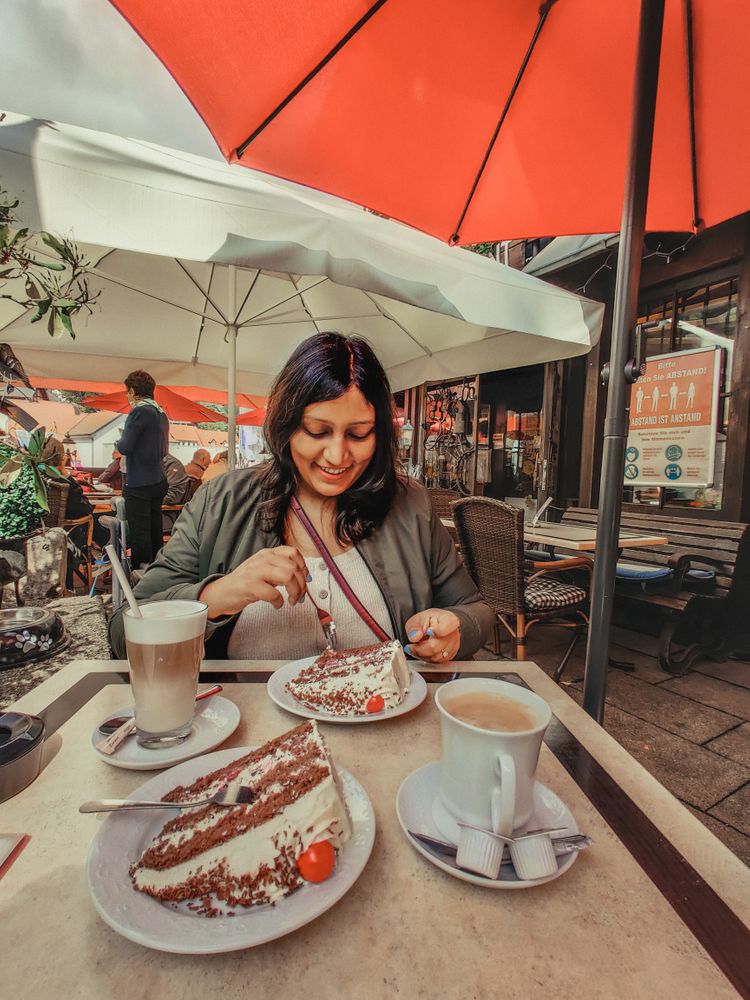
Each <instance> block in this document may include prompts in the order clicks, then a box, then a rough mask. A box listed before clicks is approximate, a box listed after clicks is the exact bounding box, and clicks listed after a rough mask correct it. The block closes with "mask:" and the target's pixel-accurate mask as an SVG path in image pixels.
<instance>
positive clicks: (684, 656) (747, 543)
mask: <svg viewBox="0 0 750 1000" xmlns="http://www.w3.org/2000/svg"><path fill="white" fill-rule="evenodd" d="M597 516H598V511H596V510H590V509H587V508H583V507H581V508H571V509H570V510H567V511H566V512H565V514H564V515H563V521H564V522H566V523H570V524H595V523H596V519H597ZM621 523H622V527H623V528H624V529H628V530H633V531H637V532H641V533H642V532H644V531H648V532H653V531H655V530H658V532H659V533H660V534H664V535H666V536H667V537H668V538H669V544H668V545H658V546H654V547H653V548H650V549H649V548H632V549H627V550H623V553H622V556H621V559H622V561H623V562H627V563H633V564H636V565H642V566H644V567H652V568H654V567H661V568H665V567H666V568H667V569H669V570H671V571H672V572H671V576H668V577H665V578H664V579H659V580H654V581H650V582H647V583H644V584H640V583H637V582H632V581H626V580H620V579H618V582H617V587H616V590H615V594H616V607H618V608H619V609H621V610H624V611H627V610H632V609H633V608H636V609H638V611H639V613H640V614H641V615H642V614H643V612H644V611H645V610H646V606H648V607H649V608H652V609H655V610H656V611H657V612H658V620H659V624H660V633H659V663H660V665H661V667H662V668H663V669H664V670H668V671H669V672H670V673H675V674H682V673H685V672H686V671H687V670H688V669H689V668H690V666H691V665H692V664H693V663H694V662H695V660H697V659H698V658H699V657H702V656H707V657H709V658H710V659H717V660H722V659H725V658H726V657H727V655H728V654H730V653H731V652H732V651H733V649H735V648H736V644H737V643H738V642H740V641H741V639H742V635H743V633H744V635H745V636H747V634H748V633H750V526H748V525H747V524H741V523H737V522H733V521H703V520H695V519H692V518H691V519H689V518H684V517H671V516H661V515H658V516H655V515H654V514H653V513H643V514H640V513H639V514H631V513H623V515H622V521H621ZM706 569H709V570H713V571H714V572H715V576H713V577H712V578H710V579H699V578H695V577H698V576H699V574H695V577H694V576H693V574H691V573H690V571H691V570H698V571H700V570H706Z"/></svg>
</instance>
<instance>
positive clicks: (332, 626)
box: [306, 587, 336, 649]
mask: <svg viewBox="0 0 750 1000" xmlns="http://www.w3.org/2000/svg"><path fill="white" fill-rule="evenodd" d="M306 593H307V596H308V597H309V598H310V603H311V604H312V606H313V607H314V608H315V610H316V611H317V613H318V621H319V622H320V627H321V628H322V629H323V636H324V637H325V641H326V649H335V648H336V622H335V621H334V620H333V617H332V616H331V614H330V613H329V612H328V611H325V610H324V609H323V608H320V607H318V605H317V604H316V603H315V598H314V597H313V595H312V594H311V593H310V588H309V587H308V588H307V591H306Z"/></svg>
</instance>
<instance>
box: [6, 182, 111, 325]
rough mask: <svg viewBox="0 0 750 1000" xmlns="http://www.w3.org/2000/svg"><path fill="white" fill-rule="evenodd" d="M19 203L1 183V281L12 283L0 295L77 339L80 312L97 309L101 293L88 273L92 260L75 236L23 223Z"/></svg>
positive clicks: (36, 320)
mask: <svg viewBox="0 0 750 1000" xmlns="http://www.w3.org/2000/svg"><path fill="white" fill-rule="evenodd" d="M18 204H19V203H18V200H11V198H10V196H9V194H8V192H7V191H5V190H4V189H3V188H1V187H0V287H3V288H6V287H7V288H9V289H10V290H9V291H7V292H5V291H3V292H0V298H3V299H10V300H11V302H15V303H16V304H17V305H20V306H23V308H25V309H32V310H33V313H34V314H33V316H32V317H31V322H32V323H38V322H39V321H40V320H42V319H45V318H46V321H47V332H48V333H49V335H50V336H51V337H61V336H62V335H63V334H64V333H66V332H67V333H68V334H69V335H70V336H71V337H72V338H73V339H75V332H74V330H73V319H74V317H75V316H77V315H78V313H80V312H81V310H82V309H84V310H86V311H88V312H91V305H92V303H93V302H95V301H96V299H97V298H98V297H99V292H96V293H95V294H93V295H92V294H91V291H90V289H89V286H88V282H87V280H86V277H85V274H86V270H87V268H89V267H90V266H91V263H90V261H88V260H87V259H86V257H85V256H84V255H83V254H82V253H81V251H80V250H79V249H78V247H77V246H76V244H75V243H74V242H73V241H72V240H69V239H64V238H58V237H56V236H53V235H52V234H51V233H45V232H43V233H40V234H38V236H35V235H33V234H31V233H30V232H29V230H28V229H27V228H24V227H21V228H17V222H18V219H17V217H16V214H15V210H16V209H17V208H18ZM40 240H41V244H43V246H42V245H40V243H39V241H40ZM45 247H46V248H47V249H46V250H45V249H44V248H45Z"/></svg>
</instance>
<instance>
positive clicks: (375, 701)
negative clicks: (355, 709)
mask: <svg viewBox="0 0 750 1000" xmlns="http://www.w3.org/2000/svg"><path fill="white" fill-rule="evenodd" d="M365 708H366V709H367V711H368V712H369V713H370V714H371V715H373V714H374V713H375V712H382V711H383V709H384V708H385V702H384V701H383V696H382V694H374V695H373V696H372V698H370V700H369V701H368V702H367V704H366V705H365Z"/></svg>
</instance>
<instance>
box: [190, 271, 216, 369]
mask: <svg viewBox="0 0 750 1000" xmlns="http://www.w3.org/2000/svg"><path fill="white" fill-rule="evenodd" d="M215 270H216V264H214V263H212V264H211V273H210V274H209V276H208V290H209V292H210V291H211V285H212V284H213V280H214V271H215ZM205 325H206V311H205V309H204V310H203V315H202V316H201V325H200V327H199V329H198V339H197V340H196V342H195V354H194V355H193V364H194V365H197V364H198V352H199V351H200V347H201V337H202V336H203V328H204V327H205Z"/></svg>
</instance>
